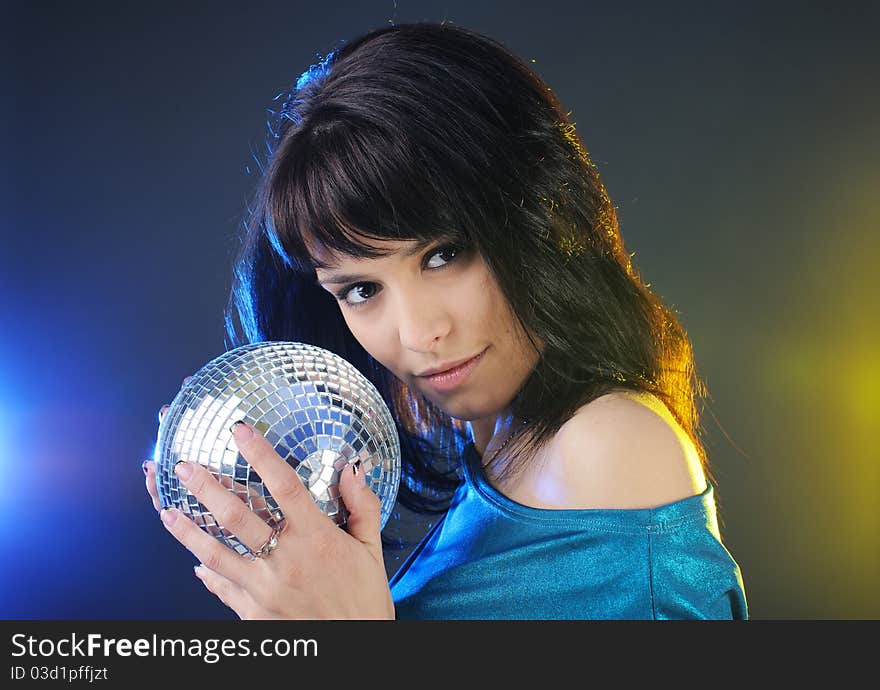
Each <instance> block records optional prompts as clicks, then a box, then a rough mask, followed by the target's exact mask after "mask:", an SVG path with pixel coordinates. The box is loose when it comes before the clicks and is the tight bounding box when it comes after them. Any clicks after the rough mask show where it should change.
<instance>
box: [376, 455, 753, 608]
mask: <svg viewBox="0 0 880 690" xmlns="http://www.w3.org/2000/svg"><path fill="white" fill-rule="evenodd" d="M463 469H464V481H463V482H462V484H461V486H460V487H459V488H458V490H457V491H456V492H455V495H454V496H453V499H452V502H451V504H450V506H449V510H448V511H447V512H446V513H445V515H444V516H443V517H442V519H440V520H439V521H438V522H437V523H436V524H435V525H434V526H433V527H432V528H431V529H430V530H429V532H428V533H427V534H426V535H425V537H424V538H423V539H422V540H421V542H419V544H418V545H417V546H416V547H415V548H414V549H413V551H412V553H411V554H410V555H409V557H408V558H407V559H406V561H404V563H403V564H402V565H401V566H400V568H399V569H398V570H397V572H396V573H395V574H394V576H393V577H392V578H391V580H390V582H389V585H390V586H391V595H392V598H393V599H394V605H395V609H396V612H397V618H398V619H408V618H431V619H444V620H457V619H528V620H532V619H579V620H587V619H610V618H622V619H683V618H690V619H693V618H702V619H710V618H711V619H731V618H732V619H747V618H748V609H747V606H746V598H745V589H744V587H743V581H742V575H741V573H740V569H739V566H738V565H737V563H736V561H734V560H733V557H732V556H731V555H730V553H729V552H728V551H727V549H726V548H725V547H724V545H723V544H722V542H721V536H720V533H719V531H718V522H717V516H716V512H715V498H714V487H713V486H712V484H711V483H710V482H707V487H706V490H705V491H704V492H703V493H702V494H699V495H696V496H690V497H688V498H684V499H682V500H679V501H675V502H673V503H667V504H666V505H662V506H658V507H656V508H642V509H606V508H601V509H586V510H547V509H542V508H532V507H529V506H524V505H521V504H519V503H516V502H514V501H512V500H510V499H509V498H507V497H506V496H504V495H503V494H501V493H500V492H498V491H497V490H496V489H494V488H493V487H492V486H491V484H489V482H488V480H487V479H486V476H485V472H484V470H483V467H482V462H481V460H480V456H479V454H478V453H477V451H476V448H475V447H474V444H473V442H470V443H468V445H467V446H466V448H465V453H464V463H463Z"/></svg>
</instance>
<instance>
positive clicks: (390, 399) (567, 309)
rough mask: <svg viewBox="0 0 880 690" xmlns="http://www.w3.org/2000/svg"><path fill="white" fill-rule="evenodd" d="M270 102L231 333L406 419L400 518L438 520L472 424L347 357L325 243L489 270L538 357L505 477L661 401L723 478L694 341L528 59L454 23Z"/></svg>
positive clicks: (394, 31)
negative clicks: (371, 395)
mask: <svg viewBox="0 0 880 690" xmlns="http://www.w3.org/2000/svg"><path fill="white" fill-rule="evenodd" d="M276 101H280V103H281V104H280V108H279V109H277V110H272V111H270V114H271V117H270V121H269V138H268V141H267V145H268V153H267V158H266V162H265V165H264V166H263V174H262V178H261V180H260V183H259V185H258V188H257V190H256V193H255V197H254V201H253V204H252V206H251V208H250V209H249V215H248V216H247V220H246V223H245V224H244V232H243V235H242V242H241V247H240V250H239V253H238V256H237V258H236V264H235V273H234V281H233V287H232V291H231V294H230V300H229V303H228V305H227V312H226V328H227V334H228V336H229V338H230V340H231V344H232V346H237V345H240V344H244V343H246V342H255V341H261V340H294V341H301V342H308V343H311V344H313V345H317V346H319V347H324V348H326V349H328V350H331V351H333V352H336V353H337V354H339V355H340V356H342V357H344V358H345V359H347V360H348V361H350V362H351V363H352V364H354V365H355V366H356V367H357V368H358V369H359V370H360V371H361V372H363V373H364V375H365V376H367V378H369V379H370V380H371V381H372V382H373V383H374V384H375V385H376V387H377V388H378V389H379V391H380V393H381V394H382V396H383V398H384V399H385V401H386V402H387V403H388V405H389V407H390V409H391V410H392V412H393V414H394V416H395V418H396V422H397V425H398V433H399V435H400V439H401V449H402V455H403V457H402V461H403V481H402V482H401V487H400V493H399V501H400V503H401V504H402V505H404V506H406V507H407V508H410V509H412V510H415V511H417V512H421V513H433V514H436V513H440V512H442V511H443V510H445V509H446V507H447V506H448V501H449V499H450V497H451V494H452V492H453V491H454V489H455V488H456V487H457V486H458V485H459V483H460V481H461V472H460V464H461V453H462V451H463V448H464V444H465V443H466V442H467V441H468V440H469V438H468V435H467V429H466V425H465V423H464V422H462V421H460V420H456V419H453V418H451V417H450V416H448V415H447V414H445V413H444V412H443V411H442V410H441V409H439V408H438V407H437V406H435V405H434V404H432V403H431V402H430V401H429V400H427V399H426V398H424V397H423V396H421V395H420V394H419V393H417V392H415V391H412V390H410V389H409V388H408V387H407V386H406V385H404V383H403V382H401V381H400V380H398V379H397V378H396V377H394V376H393V375H392V374H390V372H388V371H387V370H386V369H385V368H384V367H382V366H381V365H379V364H378V363H377V362H376V361H375V360H373V358H372V357H371V356H370V355H369V354H368V353H367V352H366V351H364V349H363V348H362V347H361V346H360V344H359V343H358V342H357V341H356V340H355V339H354V337H353V336H352V335H351V333H350V332H349V330H348V327H347V326H346V324H345V322H344V320H343V317H342V314H341V312H340V309H339V306H338V305H337V303H336V302H335V300H334V299H333V297H332V296H331V295H329V294H328V293H327V292H326V291H325V290H323V289H321V288H320V287H319V286H318V285H317V282H316V276H315V261H314V259H313V257H312V256H311V255H310V253H309V250H308V247H309V246H313V245H312V243H314V242H317V243H319V244H320V245H321V246H323V247H326V248H328V249H329V250H331V251H332V252H334V253H336V252H338V253H343V254H347V255H351V256H353V257H372V256H375V252H374V251H373V249H372V248H371V246H370V240H377V239H378V240H426V239H434V238H439V237H454V238H456V241H457V242H459V243H460V244H461V245H462V246H465V247H468V248H473V249H475V250H476V251H479V252H480V253H481V255H482V256H483V258H484V259H485V261H486V262H487V264H488V266H489V268H490V269H491V271H492V273H493V275H494V277H495V279H496V280H497V282H498V284H499V286H500V288H501V290H502V292H503V294H504V295H505V297H506V299H507V300H508V302H509V304H510V305H511V308H512V310H513V312H514V314H515V315H516V318H517V319H518V320H519V323H520V325H521V326H522V327H523V330H524V332H526V333H527V334H528V335H529V338H530V339H532V344H533V345H535V346H536V344H535V338H537V339H540V341H541V342H542V343H543V344H544V348H543V351H542V352H541V355H540V357H539V358H538V363H537V365H536V366H535V368H534V370H533V371H532V373H531V375H530V376H529V377H528V379H527V380H526V381H525V383H524V385H523V386H522V388H521V389H520V390H519V392H518V394H517V396H516V398H515V399H514V401H513V413H514V415H515V416H516V417H518V418H522V419H527V420H528V422H529V423H528V424H527V425H525V426H523V427H522V429H521V430H520V431H519V432H517V434H516V436H515V437H514V439H513V442H512V443H511V444H510V445H509V446H508V448H510V453H509V454H508V456H507V462H506V464H505V466H504V468H503V470H502V471H501V472H500V473H499V474H498V476H499V478H504V477H505V476H506V475H507V474H508V473H516V472H517V471H519V470H520V469H522V467H523V466H524V465H525V464H526V463H527V462H528V460H529V458H531V457H533V454H534V453H535V452H536V451H537V449H539V448H540V446H541V445H543V444H544V443H546V442H547V441H549V440H550V439H551V438H552V436H553V435H554V434H555V433H556V431H558V429H559V428H560V426H561V425H562V424H563V423H564V422H565V421H567V420H568V419H569V418H570V417H571V416H572V415H573V414H574V413H575V412H576V411H577V410H578V408H580V407H581V406H583V405H584V404H586V403H588V402H590V401H592V400H594V399H596V398H598V397H599V396H601V395H603V394H606V393H608V392H611V391H614V390H632V391H638V392H646V393H650V394H652V395H654V396H656V397H657V398H658V399H660V400H661V401H662V402H663V403H664V404H665V405H666V406H667V407H668V408H669V410H670V412H671V413H672V415H673V416H674V418H675V419H676V421H677V422H678V423H679V424H680V425H681V427H682V428H683V430H684V431H685V432H686V433H687V434H688V435H689V437H690V438H691V440H692V441H693V443H694V445H695V447H696V449H697V452H698V454H699V456H700V459H701V462H702V464H703V467H704V470H706V472H707V476H709V477H710V478H711V472H710V468H709V466H708V461H707V458H706V452H705V449H704V446H703V443H702V441H701V438H700V436H701V432H700V424H699V413H698V410H697V403H698V400H699V398H700V397H701V396H704V395H705V393H706V392H705V387H704V385H703V383H702V381H701V380H700V379H699V377H698V376H697V375H696V372H695V367H694V358H693V353H692V349H691V345H690V342H689V340H688V337H687V334H686V332H685V330H684V328H683V327H682V325H681V324H680V322H679V321H678V319H677V318H676V316H675V314H674V313H673V311H672V310H671V309H670V308H669V307H667V306H666V305H665V304H664V303H663V301H662V300H661V299H660V298H658V297H657V296H656V295H654V294H653V293H652V292H651V291H650V290H649V288H648V287H647V286H646V285H645V284H644V283H643V281H642V279H641V278H640V276H639V274H638V272H637V271H636V269H635V268H634V267H633V265H632V262H631V257H630V255H629V254H628V253H627V251H626V249H625V247H624V243H623V239H622V237H621V235H620V231H619V228H618V223H617V217H616V213H615V208H614V206H613V204H612V202H611V199H610V198H609V195H608V193H607V191H606V189H605V186H604V184H603V183H602V181H601V179H600V177H599V172H598V170H597V168H596V166H595V165H594V164H593V162H592V161H591V159H590V156H589V154H588V152H587V150H586V149H585V147H584V146H583V144H582V142H581V140H580V138H579V136H578V134H577V132H576V130H575V127H574V125H573V124H572V122H571V121H570V120H569V114H568V113H565V112H564V109H563V107H562V106H561V104H560V103H559V101H558V99H557V97H556V95H555V94H554V92H553V91H552V90H551V89H550V87H549V86H547V84H546V83H545V82H544V81H542V79H541V78H540V77H539V76H538V75H537V74H535V73H534V72H533V71H532V70H531V69H530V68H529V67H528V66H527V65H526V64H525V63H524V62H523V61H522V60H520V59H519V58H518V57H516V56H515V55H514V54H512V53H511V52H510V51H509V50H508V49H507V48H505V47H504V46H503V45H501V44H500V43H498V42H496V41H495V40H493V39H491V38H488V37H486V36H483V35H481V34H478V33H476V32H473V31H471V30H467V29H464V28H460V27H455V26H452V25H451V24H449V23H445V22H444V23H431V22H418V23H409V24H397V25H390V26H385V27H382V28H380V29H377V30H374V31H371V32H369V33H366V34H364V35H362V36H360V37H359V38H357V39H354V40H352V41H342V42H341V44H340V45H339V46H338V48H337V49H336V50H334V51H332V52H331V53H330V54H328V55H327V56H326V57H325V58H324V59H322V60H321V61H320V62H318V63H317V64H314V65H312V66H310V67H309V69H308V70H306V72H305V73H303V74H302V76H301V77H300V78H299V79H298V80H297V82H296V84H295V86H293V87H292V88H291V89H290V90H289V91H286V92H284V93H282V94H279V96H277V97H276ZM524 276H525V279H524V278H523V277H524ZM536 350H537V346H536Z"/></svg>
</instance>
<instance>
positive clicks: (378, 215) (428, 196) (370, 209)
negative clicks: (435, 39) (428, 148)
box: [267, 114, 472, 272]
mask: <svg viewBox="0 0 880 690" xmlns="http://www.w3.org/2000/svg"><path fill="white" fill-rule="evenodd" d="M349 115H350V114H349ZM315 119H316V120H317V122H318V124H317V125H316V126H313V127H308V126H306V127H305V128H304V129H302V130H300V131H298V132H296V133H295V134H294V135H293V136H291V138H290V139H289V140H288V141H286V142H285V144H286V145H283V146H282V147H281V149H280V150H279V152H278V153H279V155H278V156H277V157H276V158H275V160H276V161H278V160H281V161H286V163H282V164H281V166H280V167H279V169H277V170H273V174H272V175H271V176H270V180H271V183H270V188H269V199H268V211H269V215H270V217H269V218H268V219H267V220H268V222H267V231H268V233H269V238H270V240H271V241H272V243H273V246H274V247H275V250H276V251H277V252H278V253H279V255H280V256H281V257H282V259H283V260H284V261H286V262H287V263H288V265H290V266H291V267H292V268H294V269H296V270H300V271H307V272H313V271H314V269H315V268H316V267H321V266H322V264H321V263H320V262H319V261H318V260H317V259H316V258H315V257H314V256H313V255H312V251H311V250H313V249H314V248H315V247H321V248H323V249H325V250H327V251H328V252H329V253H331V254H333V255H347V256H351V257H356V258H378V257H381V256H383V255H386V254H387V253H388V251H387V250H384V249H382V248H379V247H376V246H375V245H374V244H371V243H370V242H371V241H377V240H378V241H382V240H386V241H387V240H391V241H400V240H416V241H420V242H429V241H431V240H433V239H441V238H442V239H453V240H457V241H458V242H460V243H461V244H462V245H464V246H470V245H471V244H472V240H471V238H470V237H469V236H468V235H469V233H468V231H467V229H466V227H465V226H464V225H463V223H462V222H461V220H462V219H460V218H456V217H454V212H452V211H450V210H449V209H455V208H457V207H458V206H457V203H456V202H455V201H454V200H453V199H450V197H449V194H448V192H449V191H450V190H451V189H452V187H451V185H452V183H451V182H450V181H449V180H444V179H442V178H441V177H440V175H439V174H438V173H437V171H438V170H443V169H444V164H443V162H442V161H429V160H427V157H426V156H424V155H420V154H419V150H418V149H417V148H416V147H415V146H414V144H413V142H411V141H407V140H406V137H405V136H404V135H402V134H399V133H393V132H391V131H389V128H385V127H379V126H377V125H376V124H374V123H371V122H364V121H356V122H352V120H351V118H350V117H346V118H339V117H336V118H330V119H329V121H328V119H322V118H320V117H318V118H315ZM446 169H448V168H446ZM452 193H453V194H455V193H456V190H452Z"/></svg>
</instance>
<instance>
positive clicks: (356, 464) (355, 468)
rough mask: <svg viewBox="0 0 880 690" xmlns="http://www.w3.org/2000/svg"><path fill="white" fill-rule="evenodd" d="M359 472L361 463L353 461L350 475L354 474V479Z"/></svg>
mask: <svg viewBox="0 0 880 690" xmlns="http://www.w3.org/2000/svg"><path fill="white" fill-rule="evenodd" d="M360 470H361V461H360V460H355V461H354V464H353V465H352V466H351V472H352V474H354V476H355V477H357V476H358V472H360Z"/></svg>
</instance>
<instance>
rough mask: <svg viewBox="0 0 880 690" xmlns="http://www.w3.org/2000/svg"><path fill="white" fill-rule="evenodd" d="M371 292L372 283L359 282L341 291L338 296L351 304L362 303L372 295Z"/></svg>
mask: <svg viewBox="0 0 880 690" xmlns="http://www.w3.org/2000/svg"><path fill="white" fill-rule="evenodd" d="M372 292H373V287H372V285H370V284H369V283H359V284H358V285H353V286H352V287H350V288H349V289H348V290H346V291H344V292H342V293H341V294H340V295H339V298H340V299H342V300H344V301H345V302H347V303H348V304H351V305H357V304H363V303H364V302H367V301H368V300H369V299H370V298H371V297H372V296H373V295H372Z"/></svg>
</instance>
